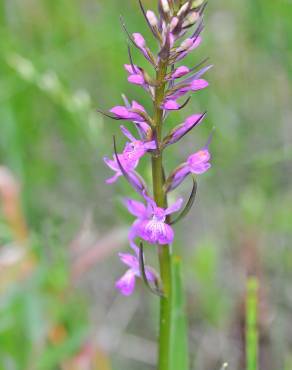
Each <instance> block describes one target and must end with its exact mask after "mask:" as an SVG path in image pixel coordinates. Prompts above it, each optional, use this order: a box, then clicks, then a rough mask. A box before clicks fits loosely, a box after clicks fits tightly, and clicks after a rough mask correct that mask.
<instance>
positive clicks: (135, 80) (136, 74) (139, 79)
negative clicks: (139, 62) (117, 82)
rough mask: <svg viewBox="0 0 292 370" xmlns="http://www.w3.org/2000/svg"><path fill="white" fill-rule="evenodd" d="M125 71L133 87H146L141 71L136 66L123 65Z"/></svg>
mask: <svg viewBox="0 0 292 370" xmlns="http://www.w3.org/2000/svg"><path fill="white" fill-rule="evenodd" d="M124 67H125V70H126V71H127V72H128V74H129V76H128V81H129V82H130V83H132V84H134V85H140V86H144V85H146V81H145V78H144V74H143V70H142V69H141V68H140V67H138V66H136V65H134V64H133V65H131V64H125V65H124Z"/></svg>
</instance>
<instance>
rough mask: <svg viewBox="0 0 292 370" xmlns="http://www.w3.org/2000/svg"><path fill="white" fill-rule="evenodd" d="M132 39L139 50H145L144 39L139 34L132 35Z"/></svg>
mask: <svg viewBox="0 0 292 370" xmlns="http://www.w3.org/2000/svg"><path fill="white" fill-rule="evenodd" d="M133 39H134V42H135V44H136V45H137V46H138V47H139V48H141V49H144V48H145V46H146V42H145V39H144V37H143V36H142V35H141V34H140V33H133Z"/></svg>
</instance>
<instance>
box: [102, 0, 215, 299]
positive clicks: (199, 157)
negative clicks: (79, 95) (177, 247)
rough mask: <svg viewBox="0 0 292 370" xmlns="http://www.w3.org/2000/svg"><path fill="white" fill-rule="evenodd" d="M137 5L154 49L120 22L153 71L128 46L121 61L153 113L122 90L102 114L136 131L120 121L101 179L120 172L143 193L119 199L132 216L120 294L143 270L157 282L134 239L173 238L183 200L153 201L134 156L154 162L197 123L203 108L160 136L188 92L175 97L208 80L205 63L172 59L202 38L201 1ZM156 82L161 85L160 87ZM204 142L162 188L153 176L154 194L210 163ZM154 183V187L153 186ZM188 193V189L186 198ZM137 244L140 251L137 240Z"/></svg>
mask: <svg viewBox="0 0 292 370" xmlns="http://www.w3.org/2000/svg"><path fill="white" fill-rule="evenodd" d="M139 4H140V8H141V10H142V13H143V15H144V17H145V19H146V22H147V24H148V26H149V29H150V30H151V32H152V35H153V36H154V37H155V38H156V40H157V42H158V44H159V52H158V53H157V54H156V55H154V54H153V53H152V52H151V50H150V48H149V47H148V46H147V44H146V41H145V39H144V37H143V36H142V35H141V34H140V33H137V32H136V33H130V32H128V30H127V29H126V26H125V24H124V22H122V25H123V28H124V30H125V32H126V34H127V36H128V39H129V41H131V45H132V46H134V47H136V48H137V49H138V50H139V51H140V52H141V53H142V54H143V56H144V57H145V58H146V59H147V61H148V62H150V64H151V67H154V68H153V69H154V70H153V71H152V73H149V75H148V74H147V72H146V70H144V69H142V68H141V67H140V66H138V65H136V64H134V59H133V58H132V54H131V45H129V48H128V52H129V59H130V64H124V68H125V70H126V72H127V74H128V82H129V83H131V84H134V85H138V86H141V87H143V89H144V90H145V91H146V92H147V93H148V94H149V95H150V98H151V100H152V102H153V103H154V114H153V116H152V117H150V116H149V115H148V113H147V112H146V110H145V108H144V107H143V106H142V105H140V104H139V103H138V102H137V101H135V100H133V101H132V102H129V101H128V99H127V98H126V97H125V96H124V95H123V100H124V105H117V106H114V107H113V108H111V109H110V113H111V115H109V114H105V115H106V116H108V117H110V118H113V119H115V120H128V121H132V122H133V123H134V125H135V127H136V129H137V131H138V134H139V136H138V137H135V134H133V133H132V132H131V131H130V130H128V129H127V128H126V127H125V126H120V128H121V132H122V133H123V135H124V136H125V137H126V138H127V142H126V144H125V146H124V149H123V151H122V152H121V153H119V154H117V153H116V143H115V141H114V148H115V154H114V155H113V158H112V159H110V158H108V157H105V158H104V162H105V163H106V165H107V166H108V167H109V168H110V169H111V170H112V171H114V174H113V176H112V177H110V178H109V179H107V180H106V183H108V184H112V183H114V182H115V181H117V179H118V178H119V177H120V176H124V177H125V179H126V180H127V181H128V182H129V183H130V185H131V186H132V187H133V188H134V189H135V190H136V191H137V193H138V194H140V196H141V197H142V198H143V202H140V201H137V200H133V199H128V200H126V202H125V205H126V207H127V209H128V211H129V212H130V213H131V214H132V215H133V216H135V221H134V222H133V224H132V226H131V228H130V231H129V242H130V246H131V247H132V249H133V250H134V254H129V253H119V257H120V260H121V262H122V263H124V264H125V265H126V266H127V267H128V270H127V271H126V272H125V273H124V275H123V276H122V277H121V278H120V279H119V280H118V281H117V282H116V288H117V289H118V290H119V291H120V292H121V293H122V294H123V295H126V296H128V295H130V294H132V293H133V291H134V288H135V282H136V278H141V277H143V278H144V280H145V275H146V279H147V280H149V281H150V282H155V283H157V281H158V280H157V279H158V277H157V275H155V272H154V270H153V269H151V268H150V267H149V266H142V269H141V266H140V263H142V262H143V258H142V260H141V256H140V252H141V250H140V249H139V247H138V246H137V244H136V243H137V239H140V241H142V242H146V243H148V244H151V245H156V246H157V245H161V246H165V245H169V244H171V243H172V242H173V240H174V230H173V227H172V224H171V215H172V214H173V213H175V212H178V211H179V210H180V209H181V207H182V203H183V199H182V198H180V199H178V200H177V201H176V202H175V203H174V204H172V205H171V206H169V207H167V206H165V207H160V206H158V204H157V203H156V201H157V202H158V200H157V199H156V198H155V197H154V198H155V199H152V198H151V197H150V196H149V191H148V189H147V186H146V184H145V181H144V179H143V178H142V177H141V176H140V175H139V174H138V173H137V172H136V168H137V167H138V164H139V162H140V159H141V158H142V157H143V156H145V154H146V153H149V154H150V155H151V156H152V158H153V159H154V163H155V158H160V156H161V155H162V152H163V151H164V150H165V149H166V147H168V146H170V145H172V144H175V143H177V142H178V141H179V140H181V139H182V138H183V137H184V136H185V135H186V134H187V133H189V132H190V131H191V130H192V129H193V128H194V127H195V126H197V125H198V124H199V123H201V122H202V120H203V118H204V116H205V113H197V114H192V115H190V116H189V117H187V118H186V119H184V121H183V122H182V123H181V124H179V125H177V126H176V127H175V128H174V129H172V130H168V131H169V133H168V134H167V135H166V136H165V137H161V136H162V135H161V133H162V132H163V133H164V132H165V131H166V130H167V122H166V120H167V117H168V114H169V113H170V112H171V111H176V110H181V109H182V108H184V107H185V106H186V104H188V102H189V100H190V96H187V97H186V99H185V101H184V102H180V99H181V98H182V97H184V96H185V95H187V94H188V95H189V94H190V93H192V92H195V91H198V90H202V89H204V88H206V87H207V86H208V82H207V81H206V80H205V79H203V78H202V77H203V75H204V74H205V72H207V71H208V69H209V68H211V66H205V67H202V68H201V69H200V70H197V69H199V66H200V65H202V63H199V64H198V65H197V66H196V67H193V68H189V67H187V66H185V65H179V63H178V62H180V61H181V60H182V59H183V58H185V57H186V56H187V55H188V54H189V53H190V52H191V51H192V50H194V49H195V48H197V47H198V46H199V45H200V43H201V41H202V39H201V32H202V30H203V23H202V13H203V11H204V5H201V6H200V5H198V4H194V3H193V2H192V1H187V0H184V1H172V2H170V0H158V11H159V14H158V15H156V14H155V13H154V12H153V11H151V10H147V11H146V10H145V9H144V7H143V2H142V1H139ZM197 21H198V22H197ZM195 24H196V26H195V28H194V29H192V28H191V27H192V26H193V25H195ZM155 76H156V77H155ZM161 86H162V87H163V89H160V87H161ZM162 127H163V130H162ZM131 130H132V128H131ZM209 141H210V140H209ZM209 141H208V144H207V145H206V146H205V147H203V148H202V149H201V150H199V151H198V152H196V153H194V154H192V155H190V156H189V157H188V158H187V159H186V161H185V162H184V163H182V164H181V165H179V166H178V167H177V168H176V169H175V170H174V171H173V172H172V173H171V174H170V175H169V176H168V178H167V180H166V181H165V183H164V186H163V189H162V188H161V187H162V184H161V183H160V181H159V182H158V183H157V182H155V178H156V177H157V176H154V180H153V181H154V186H153V187H154V189H153V190H154V193H156V192H157V190H158V191H164V192H165V195H166V197H167V192H169V191H171V190H173V189H175V188H176V187H177V186H179V185H180V184H181V183H182V181H183V180H184V179H185V178H186V177H187V176H188V175H190V174H194V175H199V174H203V173H204V172H206V171H208V169H209V168H210V167H211V164H210V159H211V155H210V152H209V149H208V146H209ZM153 168H154V171H153V172H154V175H157V171H158V172H159V173H158V175H159V176H164V174H162V172H161V171H160V170H161V168H162V167H161V166H160V165H159V166H158V167H153ZM194 186H195V185H194ZM157 187H159V188H158V189H157ZM193 189H195V187H194V188H193ZM194 193H195V192H194V191H192V193H191V197H190V199H191V200H192V199H193V198H192V197H193V196H194ZM166 204H167V202H166ZM190 204H191V202H190V201H188V202H187V203H186V207H185V209H184V211H182V212H181V213H180V215H179V216H178V217H176V219H175V221H177V220H179V219H180V218H181V217H182V216H185V214H186V212H187V211H188V209H189V208H190ZM163 248H164V247H163ZM141 249H142V251H143V248H142V245H141ZM142 272H143V273H142ZM144 272H145V275H144ZM141 274H142V275H143V276H141Z"/></svg>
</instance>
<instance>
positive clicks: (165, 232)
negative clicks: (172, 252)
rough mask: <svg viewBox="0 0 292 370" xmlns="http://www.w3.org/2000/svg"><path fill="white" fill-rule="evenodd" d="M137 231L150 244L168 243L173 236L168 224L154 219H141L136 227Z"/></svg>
mask: <svg viewBox="0 0 292 370" xmlns="http://www.w3.org/2000/svg"><path fill="white" fill-rule="evenodd" d="M137 233H138V236H140V238H142V239H143V240H145V241H147V242H148V243H150V244H161V245H163V244H169V243H172V241H173V238H174V232H173V230H172V228H171V227H170V226H169V225H168V224H166V223H164V222H162V221H155V220H145V221H142V222H141V223H140V224H139V227H138V228H137Z"/></svg>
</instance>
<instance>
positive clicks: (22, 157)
mask: <svg viewBox="0 0 292 370" xmlns="http://www.w3.org/2000/svg"><path fill="white" fill-rule="evenodd" d="M144 4H145V6H146V7H147V8H148V7H150V8H151V7H155V1H149V0H145V1H144ZM120 14H122V15H123V16H124V18H125V20H126V23H127V26H128V28H129V30H130V31H131V32H135V31H138V32H142V33H143V34H144V35H145V38H146V40H147V42H148V43H149V45H152V46H153V47H155V44H154V43H153V41H152V40H151V37H150V33H149V32H148V31H147V29H146V26H145V25H144V21H143V18H142V15H141V13H140V11H139V7H138V4H137V1H136V0H123V1H115V0H107V1H103V0H82V1H76V0H75V1H69V0H58V1H54V0H0V45H1V54H0V71H1V78H0V161H1V163H0V164H1V165H2V166H5V167H6V168H8V169H9V170H10V171H11V172H12V174H13V176H14V178H15V180H14V181H16V182H17V183H18V184H19V185H20V186H21V190H20V197H21V204H22V209H23V212H24V216H23V217H22V216H21V214H20V211H19V209H18V205H17V204H18V198H17V193H18V190H17V186H16V184H14V182H13V181H12V179H11V176H10V175H9V174H8V173H7V172H6V170H5V169H3V168H2V169H1V171H0V191H1V196H2V203H3V204H4V207H3V209H2V213H1V223H0V245H1V246H0V294H1V295H0V369H1V370H2V369H3V370H24V369H25V370H26V369H28V370H34V369H35V370H39V369H41V370H57V369H58V370H59V369H62V370H63V369H65V370H68V369H70V370H136V369H139V370H143V369H148V370H150V369H155V340H156V336H157V313H158V302H157V298H156V297H155V296H152V295H150V294H149V293H148V292H147V291H145V289H143V287H142V284H139V286H138V289H137V291H136V294H135V295H134V296H133V297H130V298H123V297H120V296H119V294H118V293H117V292H116V291H115V288H114V282H115V280H116V279H117V278H118V277H120V276H121V274H122V273H123V272H124V271H125V270H124V267H123V266H121V265H120V263H119V261H118V258H117V251H119V250H127V248H128V245H127V239H126V234H127V228H128V226H129V225H130V223H131V222H132V218H131V217H129V216H128V215H127V213H126V211H125V210H124V209H123V206H122V205H121V199H122V196H125V195H129V194H130V195H134V194H131V193H132V191H131V190H130V189H129V186H128V185H127V184H126V182H124V181H123V180H121V181H119V182H118V183H117V184H116V185H114V186H105V184H104V181H105V179H106V178H107V177H109V176H110V175H111V173H110V171H109V170H108V169H107V168H105V166H104V164H103V162H102V158H103V156H104V155H111V152H112V135H113V134H118V132H119V125H118V123H117V122H115V121H111V120H109V119H105V118H103V117H102V116H101V115H100V114H98V113H97V112H96V109H97V108H99V109H103V110H107V109H109V108H111V107H112V106H114V105H117V104H120V103H121V96H120V95H121V93H125V94H126V95H127V96H128V97H129V98H135V99H137V100H138V101H139V102H141V103H142V104H144V105H145V106H146V107H147V108H148V109H149V111H150V112H151V104H150V102H149V100H148V97H147V96H146V94H145V93H144V92H143V91H142V90H140V89H139V88H138V87H135V86H129V85H128V83H127V81H126V73H125V71H124V69H123V63H126V62H127V60H128V57H127V44H126V37H125V34H124V33H123V32H122V30H121V27H120V23H119V15H120ZM205 25H206V28H205V31H204V42H203V44H202V46H200V48H199V49H197V51H196V52H195V53H193V54H192V55H191V56H189V57H188V60H187V62H188V64H189V65H191V66H192V65H195V64H196V63H198V62H199V61H201V60H202V59H204V58H205V57H206V56H209V57H210V60H211V63H212V64H214V68H213V69H212V70H211V71H210V72H208V77H207V79H208V80H209V81H210V87H209V88H208V89H206V90H204V91H203V92H200V93H197V94H195V95H194V97H193V99H192V101H191V104H189V105H188V107H187V108H186V110H185V111H184V112H180V113H175V114H173V115H172V117H171V118H169V120H168V122H169V123H168V124H169V127H173V126H174V125H175V124H177V123H181V122H182V121H183V119H184V117H186V116H187V115H189V114H191V113H193V112H202V111H205V110H207V111H208V116H207V118H206V120H205V122H204V123H203V124H202V125H201V126H200V127H199V128H196V130H194V132H192V133H191V134H190V135H188V137H186V138H184V142H183V143H181V144H177V145H176V146H174V147H173V149H172V151H170V150H168V152H167V158H166V167H167V170H171V169H173V168H174V167H175V166H177V165H178V164H179V163H180V161H182V160H183V159H184V158H185V157H186V156H187V155H188V154H190V153H192V152H194V151H195V150H197V149H199V148H200V147H201V146H202V145H204V144H205V142H206V139H207V137H208V135H209V133H210V131H211V130H212V128H213V127H214V126H215V128H216V131H215V135H214V138H213V141H212V144H211V151H212V155H213V168H212V170H211V171H210V172H209V173H208V174H206V175H204V176H202V177H201V178H200V179H199V192H198V198H197V201H196V206H195V207H194V209H193V210H192V212H191V213H190V215H189V216H188V218H187V219H185V220H184V221H183V222H182V223H181V224H179V225H178V226H177V228H176V230H177V233H176V243H175V246H174V248H175V250H176V252H177V253H180V254H182V257H183V265H184V272H185V288H186V291H187V311H188V316H189V324H190V338H189V340H190V350H191V356H192V358H191V363H192V369H198V370H217V369H218V370H219V368H220V366H221V365H222V363H223V362H224V361H227V362H228V363H229V364H230V369H235V370H241V369H243V368H244V365H243V357H244V355H243V353H244V344H243V337H244V309H243V305H244V294H245V281H246V277H247V276H248V275H253V274H255V275H257V276H258V277H259V280H260V284H261V290H260V309H259V311H260V323H259V327H260V368H261V369H262V370H276V369H277V370H279V369H283V370H291V369H292V334H291V333H292V288H291V279H292V249H291V236H292V235H291V234H292V188H291V175H292V129H291V121H292V108H291V101H292V84H291V80H292V69H291V64H292V2H291V0H278V1H274V0H246V1H240V0H232V1H231V0H225V1H224V2H218V1H209V4H208V7H207V10H206V14H205ZM133 56H134V60H135V62H136V64H139V63H140V64H141V65H142V66H144V67H146V65H145V62H144V60H142V58H141V56H140V55H139V54H138V53H136V52H134V53H133ZM128 126H130V124H129V125H128ZM122 140H123V139H122V138H121V137H119V147H121V146H122V143H123V142H122ZM148 166H149V164H148V163H147V161H145V160H143V161H142V163H141V169H142V172H143V174H144V176H145V177H146V178H148V179H150V169H149V167H148ZM11 184H12V185H11ZM13 184H14V185H15V186H14V185H13ZM13 186H14V187H13ZM190 186H191V184H190V183H186V184H185V185H184V186H183V187H182V188H181V189H180V190H179V191H178V192H177V193H176V194H175V195H187V194H188V192H189V188H190ZM11 189H12V190H13V189H15V192H14V193H13V191H12V190H11ZM13 194H14V195H13ZM15 194H16V195H15ZM5 204H6V206H5ZM11 207H12V209H13V210H14V213H13V211H12V215H15V214H16V221H15V220H14V221H15V222H14V221H13V217H12V218H11ZM22 218H24V219H25V221H23V220H22ZM24 223H26V224H27V229H28V233H29V240H30V247H31V248H30V251H29V252H27V253H26V254H25V255H24V254H23V253H22V252H23V250H24V249H23V248H24V247H22V246H21V245H22V243H23V241H24V239H25V234H26V231H25V228H26V227H25V226H24ZM20 224H22V226H19V225H20ZM146 254H147V258H148V259H149V260H150V261H151V262H153V264H154V265H157V261H156V256H155V253H154V250H150V249H149V250H147V251H146ZM178 370H179V369H178Z"/></svg>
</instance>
